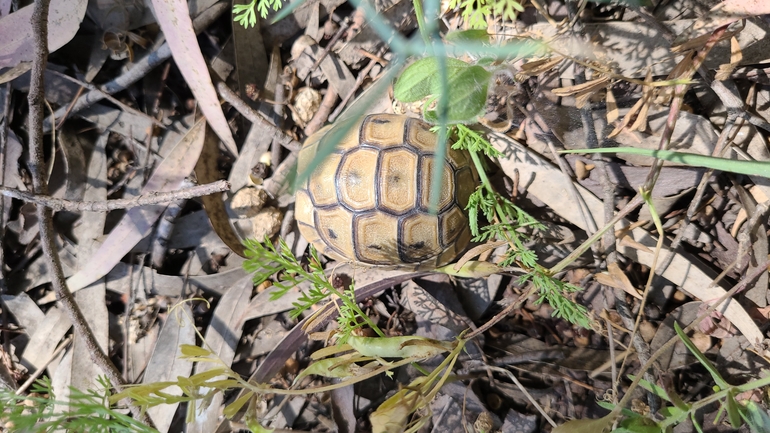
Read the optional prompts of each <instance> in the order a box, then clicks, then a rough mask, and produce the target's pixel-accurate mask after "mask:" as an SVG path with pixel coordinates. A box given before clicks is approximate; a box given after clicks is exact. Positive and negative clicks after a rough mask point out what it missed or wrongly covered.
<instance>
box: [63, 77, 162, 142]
mask: <svg viewBox="0 0 770 433" xmlns="http://www.w3.org/2000/svg"><path fill="white" fill-rule="evenodd" d="M49 72H52V73H54V74H56V75H57V76H59V77H60V78H63V79H65V80H67V81H71V82H73V83H75V84H77V85H78V86H80V88H79V89H78V92H77V94H76V95H75V98H73V100H72V103H71V104H69V105H68V108H71V107H72V106H73V105H74V103H75V101H77V100H78V98H79V97H80V95H81V94H82V93H83V90H85V89H88V90H90V91H92V92H99V93H101V94H102V97H103V98H104V99H106V100H108V101H110V102H112V103H113V104H115V105H117V106H118V107H120V109H121V110H123V111H125V112H127V113H131V114H134V115H136V116H139V117H141V118H144V119H146V120H147V121H149V122H151V123H152V124H153V125H155V126H157V127H158V128H161V129H166V125H165V124H163V122H161V121H159V120H157V119H155V118H154V117H152V116H148V115H147V114H145V113H142V112H141V111H139V110H137V109H136V108H133V107H131V106H129V105H126V104H124V103H123V102H121V101H120V100H119V99H117V98H113V97H112V96H111V95H108V94H107V93H104V92H102V91H101V90H99V88H98V87H96V86H94V85H93V84H91V83H86V82H85V81H81V80H78V79H77V78H74V77H70V76H69V75H67V74H62V73H61V72H59V71H53V70H52V71H49ZM69 113H70V110H67V112H66V113H65V114H64V116H62V117H61V119H58V120H59V123H58V124H57V125H56V129H61V126H62V124H64V121H65V120H67V116H68V115H69Z"/></svg>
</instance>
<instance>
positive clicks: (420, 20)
mask: <svg viewBox="0 0 770 433" xmlns="http://www.w3.org/2000/svg"><path fill="white" fill-rule="evenodd" d="M412 3H413V4H414V15H415V17H416V19H417V28H418V29H419V31H420V36H422V40H423V41H424V42H425V45H428V44H429V43H430V36H429V35H428V29H427V27H426V26H425V13H424V12H423V9H422V1H421V0H413V1H412Z"/></svg>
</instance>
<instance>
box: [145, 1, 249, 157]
mask: <svg viewBox="0 0 770 433" xmlns="http://www.w3.org/2000/svg"><path fill="white" fill-rule="evenodd" d="M152 4H153V8H154V10H155V16H156V17H157V18H158V24H160V27H161V29H163V34H164V35H165V36H166V41H167V42H168V46H169V47H170V48H171V54H172V55H173V56H174V61H175V62H176V65H177V66H178V67H179V71H180V72H181V73H182V76H184V78H185V81H187V84H188V85H189V86H190V90H192V92H193V94H194V95H195V99H196V102H197V103H198V105H199V106H200V108H201V111H202V112H203V114H204V115H205V116H206V119H207V120H208V122H209V124H210V125H211V128H212V129H213V130H214V132H216V134H217V136H219V138H220V140H222V142H223V143H224V145H225V147H227V150H229V151H230V153H231V154H233V155H236V156H237V155H238V148H237V147H236V146H235V140H233V135H232V133H231V132H230V125H228V123H227V119H225V115H224V113H223V112H222V107H221V106H220V104H219V96H218V95H217V92H216V90H214V85H213V84H212V82H211V76H210V75H209V69H208V64H207V63H206V60H205V59H204V58H203V54H202V53H201V50H200V47H199V46H198V44H197V40H198V38H197V36H196V35H195V30H194V29H193V24H192V19H191V18H190V11H189V9H188V6H187V2H186V1H184V0H153V2H152Z"/></svg>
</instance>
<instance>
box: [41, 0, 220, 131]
mask: <svg viewBox="0 0 770 433" xmlns="http://www.w3.org/2000/svg"><path fill="white" fill-rule="evenodd" d="M228 7H229V6H228V4H226V2H220V3H218V4H215V5H214V6H212V7H210V8H208V9H206V10H205V11H204V12H203V13H201V14H200V15H198V16H197V17H195V19H194V20H193V28H194V29H195V32H196V33H200V32H201V31H203V29H205V28H207V27H208V26H209V25H211V23H213V22H214V21H216V20H217V19H218V18H219V16H220V15H221V14H222V13H224V12H225V11H226V10H228ZM169 58H171V48H169V46H168V43H163V45H161V46H160V47H159V48H158V49H157V50H156V51H154V52H151V53H148V54H147V55H146V56H144V57H142V58H141V59H139V60H137V61H136V62H135V63H134V64H133V65H132V66H131V69H129V70H128V71H126V72H125V73H124V74H123V75H121V76H119V77H117V78H115V79H114V80H112V81H109V82H107V83H104V84H103V85H101V86H100V90H98V91H97V90H92V91H90V92H88V93H86V94H85V95H83V96H81V97H80V98H78V99H77V100H76V101H75V103H74V104H71V106H69V105H65V106H62V107H61V108H59V109H58V110H56V112H55V113H54V117H55V118H57V119H60V118H62V117H64V115H65V113H67V112H68V110H69V113H77V112H78V111H80V110H82V109H84V108H88V107H90V106H91V105H93V104H96V103H97V102H99V101H101V100H102V99H104V95H105V94H107V95H113V94H115V93H117V92H120V91H122V90H125V89H127V88H128V87H129V86H130V85H132V84H134V83H135V82H137V81H139V80H141V79H142V78H144V77H145V76H146V75H147V74H148V73H149V72H150V71H151V70H153V69H155V67H156V66H159V65H161V64H162V63H164V62H165V61H166V60H168V59H169ZM43 125H44V127H45V131H46V132H48V131H50V130H51V126H52V125H51V123H50V122H45V123H44V124H43Z"/></svg>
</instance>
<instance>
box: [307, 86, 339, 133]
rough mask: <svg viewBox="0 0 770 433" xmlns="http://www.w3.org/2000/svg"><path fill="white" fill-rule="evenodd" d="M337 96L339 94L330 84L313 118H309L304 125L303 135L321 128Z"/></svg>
mask: <svg viewBox="0 0 770 433" xmlns="http://www.w3.org/2000/svg"><path fill="white" fill-rule="evenodd" d="M338 96H339V94H338V93H337V91H336V90H334V88H333V87H332V86H329V88H328V89H326V94H325V95H324V98H323V100H322V101H321V106H320V107H318V111H316V112H315V115H314V116H313V118H312V119H310V122H308V123H307V126H305V135H308V136H309V135H311V134H313V133H315V132H316V131H318V130H319V129H321V127H322V126H323V124H324V123H326V119H328V118H329V113H331V111H332V108H333V107H334V103H335V102H337V97H338Z"/></svg>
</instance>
